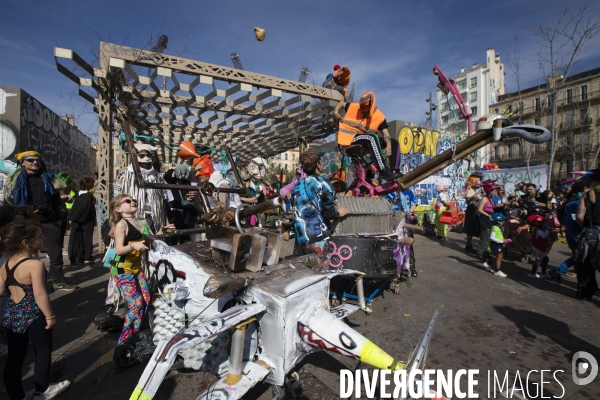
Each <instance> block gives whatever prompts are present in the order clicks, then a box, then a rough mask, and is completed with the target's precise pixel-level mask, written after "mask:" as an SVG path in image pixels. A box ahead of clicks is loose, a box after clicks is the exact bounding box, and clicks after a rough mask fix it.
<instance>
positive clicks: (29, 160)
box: [25, 158, 42, 164]
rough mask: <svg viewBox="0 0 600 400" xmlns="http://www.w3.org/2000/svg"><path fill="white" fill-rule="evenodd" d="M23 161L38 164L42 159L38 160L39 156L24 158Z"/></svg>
mask: <svg viewBox="0 0 600 400" xmlns="http://www.w3.org/2000/svg"><path fill="white" fill-rule="evenodd" d="M25 161H27V162H28V163H31V164H34V163H37V164H40V163H41V162H42V160H40V159H39V158H26V159H25Z"/></svg>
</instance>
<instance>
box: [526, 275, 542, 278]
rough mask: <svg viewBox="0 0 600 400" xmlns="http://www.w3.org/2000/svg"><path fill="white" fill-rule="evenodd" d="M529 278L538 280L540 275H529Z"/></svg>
mask: <svg viewBox="0 0 600 400" xmlns="http://www.w3.org/2000/svg"><path fill="white" fill-rule="evenodd" d="M527 276H528V277H530V278H536V279H537V278H539V277H540V276H539V275H538V274H528V275H527Z"/></svg>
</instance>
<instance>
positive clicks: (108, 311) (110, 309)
mask: <svg viewBox="0 0 600 400" xmlns="http://www.w3.org/2000/svg"><path fill="white" fill-rule="evenodd" d="M114 312H115V306H114V305H112V304H105V305H104V306H102V308H101V309H100V311H98V314H96V318H94V323H96V324H99V323H100V322H102V321H104V320H106V319H107V318H108V317H110V316H111V315H113V313H114Z"/></svg>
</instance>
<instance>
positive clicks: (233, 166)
mask: <svg viewBox="0 0 600 400" xmlns="http://www.w3.org/2000/svg"><path fill="white" fill-rule="evenodd" d="M223 147H225V152H226V153H227V157H229V162H230V163H231V168H232V169H233V173H234V174H235V179H237V181H238V185H240V186H243V185H244V182H242V177H241V176H240V173H239V172H238V169H237V165H235V161H233V157H232V156H231V151H230V150H229V146H227V145H225V146H223Z"/></svg>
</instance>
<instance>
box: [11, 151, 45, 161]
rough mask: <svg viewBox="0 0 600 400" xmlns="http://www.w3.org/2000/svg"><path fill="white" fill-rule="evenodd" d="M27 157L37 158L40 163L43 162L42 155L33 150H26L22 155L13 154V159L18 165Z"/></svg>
mask: <svg viewBox="0 0 600 400" xmlns="http://www.w3.org/2000/svg"><path fill="white" fill-rule="evenodd" d="M27 157H39V159H40V160H42V162H43V161H44V158H43V157H42V155H41V154H40V153H38V152H37V151H35V150H27V151H24V152H22V153H18V154H15V158H16V159H17V160H18V161H19V163H22V162H23V160H24V159H25V158H27Z"/></svg>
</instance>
